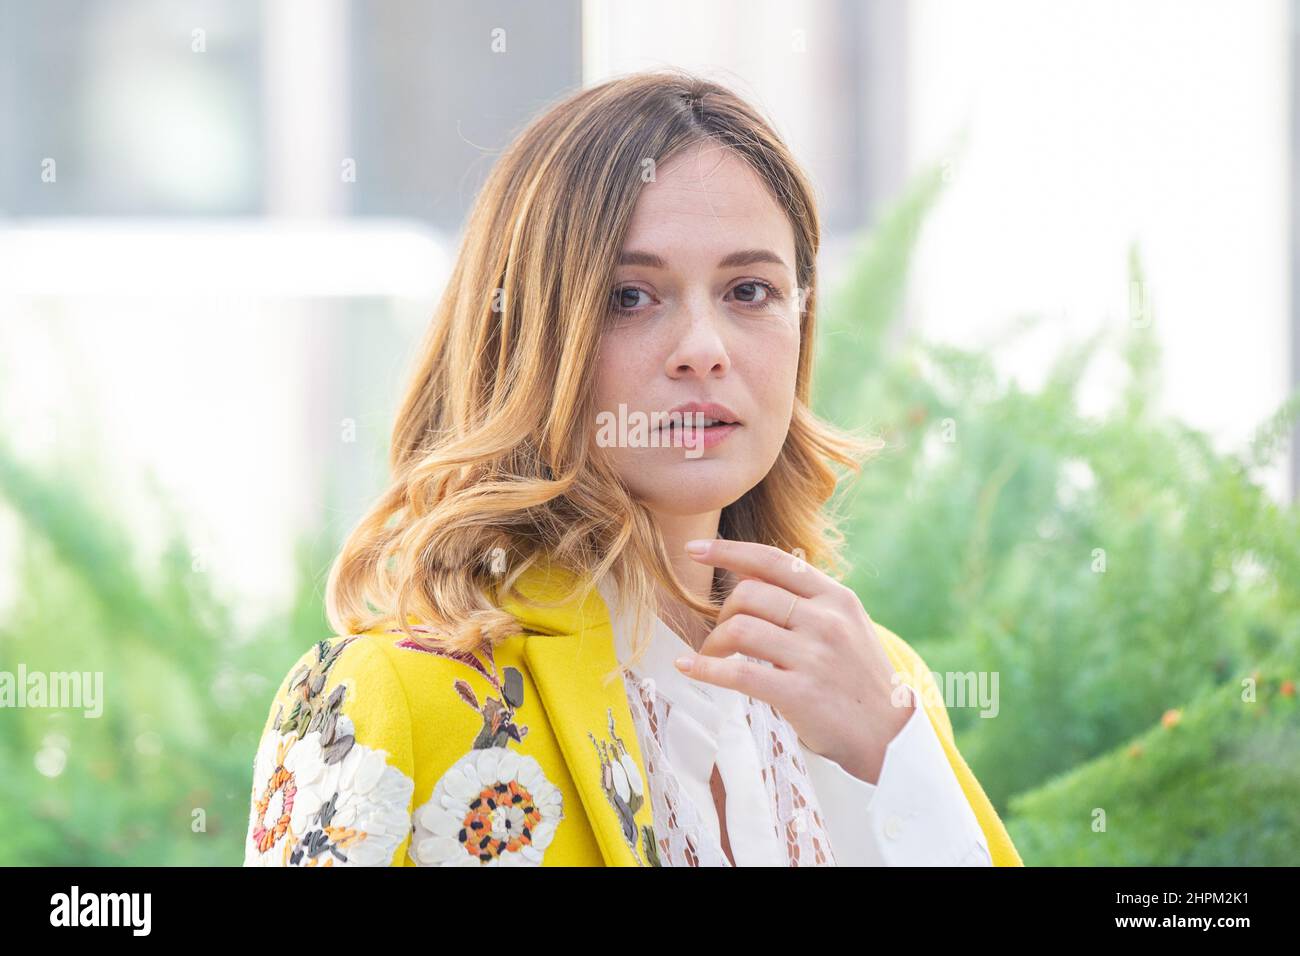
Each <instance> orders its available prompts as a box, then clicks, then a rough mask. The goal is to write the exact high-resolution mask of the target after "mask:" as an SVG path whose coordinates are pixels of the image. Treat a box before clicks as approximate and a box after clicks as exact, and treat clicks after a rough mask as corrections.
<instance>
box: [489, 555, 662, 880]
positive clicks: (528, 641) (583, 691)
mask: <svg viewBox="0 0 1300 956" xmlns="http://www.w3.org/2000/svg"><path fill="white" fill-rule="evenodd" d="M575 580H576V578H575V576H574V575H573V573H572V572H570V571H568V570H566V569H563V568H560V567H559V566H557V565H554V564H550V563H542V564H538V565H535V566H534V567H532V568H529V569H528V571H526V572H525V573H524V574H523V575H521V576H520V579H519V581H518V583H517V585H516V588H517V590H518V591H519V592H520V593H521V594H523V595H524V596H525V597H526V598H529V599H532V600H536V601H546V602H552V603H555V602H558V601H559V599H560V598H562V597H563V596H564V594H565V592H566V591H567V590H568V588H569V587H570V586H571V584H572V583H573V582H574V581H575ZM580 597H581V596H580ZM501 607H502V608H503V609H504V610H506V611H509V612H510V613H511V614H512V615H514V616H515V617H516V618H517V619H518V620H519V622H520V624H521V625H522V626H523V628H524V631H525V638H524V659H525V661H526V662H527V665H528V670H529V673H530V674H531V676H532V679H533V683H534V684H536V685H537V689H538V693H539V694H540V695H541V698H542V706H543V707H544V709H545V711H546V717H547V720H548V721H549V723H550V725H551V728H552V729H553V730H554V732H555V737H556V740H557V741H558V742H559V745H560V750H561V752H562V753H563V754H564V760H565V763H567V764H568V767H569V772H570V774H571V775H572V777H573V779H574V781H575V783H576V785H577V787H578V793H579V795H580V797H581V799H582V803H583V807H584V809H585V811H586V814H587V818H588V820H589V821H590V823H591V827H592V830H593V831H594V833H595V835H596V841H597V843H599V845H600V850H601V854H602V855H603V857H604V859H605V864H606V865H607V866H657V865H659V862H658V852H657V850H658V848H657V845H656V842H655V837H654V823H653V817H652V814H651V806H650V794H649V790H648V786H647V783H646V775H645V770H644V767H645V764H644V762H643V760H642V758H641V750H640V746H639V744H638V741H637V736H636V729H635V725H634V724H633V722H632V713H631V710H630V709H629V707H628V703H627V691H626V689H625V686H624V684H623V680H622V677H621V675H620V674H619V673H618V672H617V668H618V666H619V664H618V658H617V656H616V654H615V652H614V633H613V630H612V626H611V624H610V618H609V611H608V609H607V608H606V607H605V602H604V600H602V598H601V596H600V593H599V592H598V591H597V590H596V588H594V587H593V588H592V589H591V590H590V592H589V593H588V594H587V595H586V599H585V600H580V599H574V600H570V601H568V602H566V603H563V604H559V605H558V606H557V607H552V608H539V607H533V606H532V605H530V604H528V603H526V602H523V601H518V600H513V599H511V600H505V601H503V602H502V603H501ZM611 674H612V675H613V677H612V679H609V678H608V675H611Z"/></svg>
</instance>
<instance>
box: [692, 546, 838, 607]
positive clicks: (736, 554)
mask: <svg viewBox="0 0 1300 956" xmlns="http://www.w3.org/2000/svg"><path fill="white" fill-rule="evenodd" d="M690 544H691V545H699V546H700V550H698V551H689V550H688V551H687V554H689V555H690V556H691V557H693V558H694V559H695V560H696V561H699V562H701V563H703V564H710V565H713V566H714V567H722V568H728V569H730V570H732V571H735V572H737V573H738V574H743V575H745V576H747V577H751V578H758V579H759V580H762V581H767V582H768V583H770V584H775V585H777V586H778V587H783V588H785V589H786V590H787V591H789V592H790V593H791V594H798V595H799V596H800V597H815V596H816V595H818V594H829V593H831V592H832V591H833V590H834V589H835V588H838V587H841V586H842V585H840V583H839V582H838V581H834V580H832V579H831V578H830V577H829V576H828V575H827V574H825V573H824V572H822V571H820V570H818V569H817V568H814V567H813V566H812V565H811V564H809V563H808V562H806V561H804V560H802V559H801V558H796V557H795V556H794V555H792V554H790V553H789V552H787V551H782V550H781V549H780V548H774V547H772V546H771V545H770V544H759V543H757V542H755V541H731V540H728V539H726V538H713V539H705V540H703V541H698V542H697V541H692V542H690Z"/></svg>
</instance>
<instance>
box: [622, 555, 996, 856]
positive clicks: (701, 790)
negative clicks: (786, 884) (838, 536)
mask: <svg viewBox="0 0 1300 956" xmlns="http://www.w3.org/2000/svg"><path fill="white" fill-rule="evenodd" d="M598 588H599V590H600V594H601V596H602V597H603V598H604V600H605V604H606V606H607V607H608V609H609V612H610V621H611V625H612V627H613V630H614V638H615V649H616V653H617V655H618V659H619V662H620V663H623V664H625V665H627V662H628V661H629V660H630V658H631V656H632V632H633V620H634V615H633V613H632V612H631V610H630V609H628V608H621V607H619V605H618V601H617V591H616V589H615V585H614V582H613V581H612V579H610V578H606V579H604V580H602V581H601V582H599V584H598ZM652 627H653V638H652V640H651V643H650V647H649V648H648V649H647V651H646V653H645V655H644V656H643V658H642V660H641V661H640V662H639V663H637V664H636V665H628V666H625V667H624V684H625V686H626V688H627V694H628V704H629V707H630V710H631V712H632V718H633V722H634V723H635V725H636V732H637V738H638V742H639V743H640V745H641V755H642V758H643V760H644V764H645V770H646V774H647V776H648V777H649V779H648V780H647V788H648V790H649V793H650V799H651V808H652V810H653V813H654V821H655V834H656V836H657V838H658V842H659V859H660V863H661V864H662V865H664V866H730V865H731V861H730V860H728V859H727V856H726V854H725V853H724V852H723V850H722V835H721V827H720V824H719V821H718V813H717V809H716V807H715V804H714V800H713V794H712V790H711V788H710V784H709V781H710V778H711V777H712V775H713V767H714V766H715V765H716V766H717V768H718V775H719V776H720V777H721V778H722V783H723V788H724V790H725V791H726V802H725V809H726V821H727V837H728V842H729V843H730V848H731V853H732V856H733V857H734V858H735V861H736V865H737V866H835V865H839V866H991V865H992V858H991V856H990V854H989V849H988V842H987V840H986V838H985V837H984V834H983V831H981V829H980V826H979V822H978V820H977V819H976V817H975V813H974V811H973V810H972V809H971V807H970V804H969V803H968V802H967V800H966V797H965V794H963V793H962V790H961V786H960V785H959V784H958V782H957V778H956V776H955V775H954V774H953V771H952V767H951V765H950V764H949V763H948V759H947V757H946V755H945V754H944V752H943V747H942V745H941V744H940V743H939V739H938V737H937V735H936V733H935V730H934V726H933V725H932V724H931V723H930V720H929V718H928V717H927V716H926V715H925V712H924V708H923V707H922V706H921V701H920V697H919V695H917V693H916V690H915V688H913V687H912V686H911V685H910V684H909V685H905V686H907V687H908V689H909V691H911V693H912V701H913V704H914V707H915V710H914V713H913V715H912V717H911V718H910V719H909V720H908V722H907V723H906V724H905V725H904V726H903V729H902V730H900V731H899V732H898V735H897V736H896V737H895V738H894V739H893V740H891V741H890V742H889V745H888V747H887V748H886V750H885V760H884V763H883V765H882V767H881V771H880V782H879V783H878V784H874V785H873V784H870V783H868V782H867V781H865V780H861V779H859V778H858V777H855V776H853V775H852V774H850V773H849V772H848V771H846V770H845V769H844V768H843V767H841V766H840V765H839V764H838V763H836V762H835V761H833V760H830V759H828V758H826V757H823V756H821V755H820V754H817V753H815V752H814V751H812V750H809V749H808V748H807V747H805V746H804V745H803V744H802V743H801V742H800V741H799V739H798V735H797V734H796V733H795V731H794V728H793V727H791V726H790V724H789V723H788V722H787V721H786V720H785V719H784V718H783V717H781V715H780V714H779V713H778V712H777V711H776V710H775V709H774V708H772V707H771V706H770V705H769V704H767V703H766V702H764V701H761V700H757V699H755V698H752V697H749V696H748V695H745V694H741V693H738V692H736V691H733V690H731V689H729V688H725V687H718V686H716V685H714V684H707V683H705V682H703V681H695V680H691V678H689V677H687V676H686V675H685V674H683V673H682V672H681V671H679V670H678V669H677V668H676V666H675V665H674V664H673V660H674V658H676V657H679V656H681V654H682V652H683V651H686V652H689V651H690V650H691V648H690V646H689V645H688V644H687V643H686V642H685V641H684V640H682V638H681V637H680V636H679V635H677V634H676V633H675V632H674V631H673V630H672V629H671V628H669V627H668V626H667V625H666V624H665V623H664V622H663V621H662V620H660V619H659V618H658V617H657V616H656V617H655V618H654V619H653V622H652ZM750 659H751V660H754V661H755V662H756V663H759V664H766V665H767V666H769V667H770V666H772V665H771V663H770V662H767V661H761V660H759V659H757V658H750Z"/></svg>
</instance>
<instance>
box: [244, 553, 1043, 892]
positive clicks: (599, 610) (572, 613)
mask: <svg viewBox="0 0 1300 956" xmlns="http://www.w3.org/2000/svg"><path fill="white" fill-rule="evenodd" d="M571 580H572V579H571V578H569V577H567V576H564V574H562V573H557V572H555V571H553V570H550V569H548V568H547V567H545V566H542V567H536V568H533V569H531V570H530V571H529V572H528V573H527V574H525V575H524V576H523V578H522V579H521V582H520V590H521V591H522V593H524V594H525V595H529V596H536V597H538V598H540V599H542V600H552V601H553V600H556V599H557V598H558V597H559V596H561V595H562V594H563V592H564V590H565V586H566V585H567V584H568V583H569V581H571ZM503 607H504V608H505V609H506V610H508V611H510V612H511V613H512V614H514V615H515V616H516V617H517V618H518V619H519V620H520V622H521V624H522V625H523V628H524V630H525V632H526V633H524V634H521V635H517V636H515V637H513V638H510V639H509V640H507V641H506V642H504V643H503V644H501V645H500V646H498V647H497V648H496V650H495V652H494V653H493V654H492V655H491V657H490V658H488V657H487V656H484V655H478V656H474V657H465V658H455V657H451V656H445V655H443V654H440V653H436V652H432V651H428V650H425V649H422V648H419V647H416V646H414V645H412V644H410V642H409V641H408V640H407V638H406V637H405V635H403V634H402V633H401V632H400V631H399V630H396V623H395V621H392V622H389V623H387V624H385V625H381V626H379V627H376V628H375V629H373V630H371V631H368V632H366V633H365V634H359V635H348V636H336V637H332V638H329V639H328V640H325V641H321V642H320V643H318V644H315V645H313V647H312V648H311V649H310V650H308V651H307V652H306V653H304V654H303V655H302V657H300V658H299V660H298V661H297V663H296V664H295V665H294V666H293V667H292V668H290V670H289V673H288V674H287V675H286V676H285V678H284V680H283V681H282V682H281V684H280V688H279V690H278V692H277V694H276V696H275V699H274V700H273V701H272V703H271V708H270V713H269V714H268V716H267V719H266V723H265V725H264V727H263V732H262V739H261V743H260V746H259V748H258V753H257V755H256V757H255V759H254V768H253V786H252V793H251V800H250V803H251V806H250V812H249V826H248V834H247V837H246V838H245V860H244V862H245V865H270V866H290V865H299V866H340V865H345V864H346V865H380V866H384V865H393V866H416V865H421V864H428V865H464V866H478V865H483V864H487V865H541V864H545V865H547V866H601V865H606V866H654V865H658V863H659V861H658V858H657V853H656V842H655V838H654V826H655V821H654V820H653V819H652V815H651V806H650V799H649V794H648V793H647V792H646V791H645V782H644V781H645V773H644V764H643V763H642V759H641V753H640V748H639V746H638V743H637V737H636V732H635V730H634V725H633V723H632V717H631V712H630V710H629V708H628V703H627V697H626V691H625V689H624V686H623V683H622V681H620V680H617V679H615V680H613V681H610V682H609V683H608V684H605V683H603V678H604V677H605V675H606V674H609V673H610V672H611V671H613V670H614V668H616V667H617V664H618V661H617V658H616V656H615V651H614V641H613V631H612V630H611V625H610V619H609V614H608V611H607V609H606V607H605V603H604V601H603V600H602V599H601V597H600V595H599V593H598V592H597V591H595V590H594V589H593V590H592V591H591V593H590V594H589V595H588V597H587V600H586V601H585V602H584V603H582V604H581V605H580V604H579V603H578V602H576V601H574V602H571V603H569V604H567V605H563V606H560V607H557V608H544V609H537V608H532V607H529V606H527V605H525V604H522V603H516V602H507V603H505V604H504V605H503ZM873 623H875V628H876V632H877V633H878V634H879V635H880V638H881V640H882V642H883V643H884V647H885V651H886V653H887V654H888V656H889V659H890V662H891V663H892V664H893V666H894V668H895V669H896V670H897V671H899V672H900V673H905V674H908V675H920V677H919V679H920V680H921V681H923V682H927V683H928V684H929V685H930V686H929V688H928V689H922V688H920V687H918V689H919V690H922V696H923V698H924V700H923V705H924V707H925V709H926V712H927V714H928V715H929V718H930V721H931V723H932V724H933V725H934V727H935V729H936V731H937V732H938V737H939V740H940V742H941V743H942V745H943V749H944V751H945V753H946V754H947V757H948V760H949V762H950V763H951V765H952V768H953V771H954V772H955V773H956V776H957V779H958V781H959V783H960V785H961V789H962V791H963V792H964V793H965V795H966V797H967V799H968V800H969V801H970V805H971V807H972V809H973V810H974V811H975V816H976V819H977V820H978V821H979V825H980V827H981V829H982V830H983V832H984V835H985V837H986V838H987V840H988V845H989V851H990V853H991V854H992V858H993V864H994V865H995V866H1022V865H1023V863H1022V861H1021V859H1020V856H1019V854H1018V853H1017V852H1016V849H1015V847H1014V846H1013V845H1012V843H1011V839H1010V837H1009V836H1008V834H1007V831H1006V829H1005V828H1004V826H1003V824H1002V821H1001V820H1000V819H999V818H998V815H997V813H996V811H995V810H994V809H993V806H992V804H991V803H990V802H989V800H988V797H987V796H985V794H984V790H983V789H982V788H981V787H980V784H979V782H978V781H977V780H976V779H975V776H974V775H973V774H972V773H971V771H970V768H969V767H967V765H966V762H965V760H963V759H962V756H961V754H960V753H959V752H958V751H957V747H956V744H955V743H954V741H953V732H952V724H951V723H950V721H949V718H948V713H947V711H946V709H945V708H944V705H943V702H942V697H941V695H939V693H938V689H937V687H935V686H934V679H933V677H931V676H930V671H929V669H928V668H927V667H926V666H925V664H924V662H923V661H922V660H921V658H920V657H919V655H917V653H916V652H915V651H914V650H912V648H911V647H909V646H908V645H907V643H906V642H904V641H903V640H902V639H901V638H900V637H898V636H897V635H895V634H893V633H892V632H891V631H889V630H888V629H887V628H885V627H883V626H882V625H881V624H879V623H878V622H873Z"/></svg>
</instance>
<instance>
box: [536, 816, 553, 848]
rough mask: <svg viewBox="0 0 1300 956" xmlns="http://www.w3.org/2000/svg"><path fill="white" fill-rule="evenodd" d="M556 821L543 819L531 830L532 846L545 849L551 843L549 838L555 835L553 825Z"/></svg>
mask: <svg viewBox="0 0 1300 956" xmlns="http://www.w3.org/2000/svg"><path fill="white" fill-rule="evenodd" d="M556 825H557V821H555V820H543V821H542V822H541V823H539V824H538V825H537V829H536V830H534V831H533V846H534V847H535V848H537V849H538V850H545V849H546V848H547V847H548V846H550V845H551V839H552V838H553V837H554V836H555V827H556Z"/></svg>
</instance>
